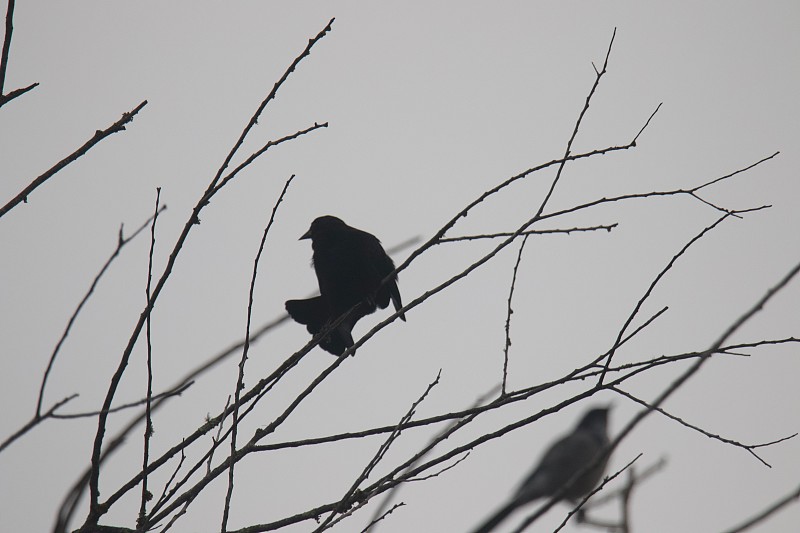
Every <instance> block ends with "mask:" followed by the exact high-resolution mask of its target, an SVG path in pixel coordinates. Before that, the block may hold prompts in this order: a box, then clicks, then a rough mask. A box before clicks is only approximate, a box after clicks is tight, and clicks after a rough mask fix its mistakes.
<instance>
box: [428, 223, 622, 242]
mask: <svg viewBox="0 0 800 533" xmlns="http://www.w3.org/2000/svg"><path fill="white" fill-rule="evenodd" d="M618 225H619V224H618V223H616V222H615V223H614V224H606V225H598V226H589V227H585V228H569V229H532V230H528V231H522V232H520V235H521V236H525V237H527V236H528V235H549V234H556V233H564V234H566V235H570V234H572V233H578V232H588V231H597V230H606V231H607V232H609V233H610V232H611V230H612V229H614V228H616V227H617V226H618ZM512 235H513V233H511V232H503V233H487V234H485V235H464V236H463V237H443V238H441V239H439V241H438V242H437V243H436V244H446V243H449V242H462V241H477V240H482V239H498V238H500V237H510V236H512Z"/></svg>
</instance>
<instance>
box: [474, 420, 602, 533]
mask: <svg viewBox="0 0 800 533" xmlns="http://www.w3.org/2000/svg"><path fill="white" fill-rule="evenodd" d="M608 411H609V407H608V406H606V407H596V408H593V409H591V410H589V411H588V412H587V413H586V414H585V415H584V416H583V418H581V420H580V422H578V425H577V426H576V427H575V429H574V430H573V431H572V432H571V433H569V434H567V435H565V436H563V437H561V438H560V439H559V440H557V441H556V442H554V443H553V444H552V445H551V446H550V448H549V449H548V450H547V451H546V452H545V454H544V455H543V456H542V458H541V460H540V461H539V464H538V465H537V466H536V467H535V468H534V469H533V470H532V471H531V473H530V474H528V476H527V477H526V478H525V480H524V481H523V482H522V483H521V484H520V486H519V488H518V489H517V491H516V492H515V493H514V495H513V496H512V498H511V499H510V500H509V501H508V502H507V503H506V504H505V505H503V507H501V508H500V509H498V510H497V511H496V512H495V513H494V514H493V515H491V516H490V517H489V518H488V519H486V520H485V521H484V522H483V524H481V525H480V526H479V527H478V528H477V529H475V530H474V532H473V533H488V532H489V531H492V530H493V529H494V528H495V527H497V526H498V525H499V524H500V522H502V521H503V520H505V519H506V518H507V517H508V515H510V514H511V513H512V512H513V511H514V510H515V509H517V508H518V507H520V506H522V505H525V504H527V503H530V502H532V501H534V500H537V499H539V498H549V497H553V496H556V495H557V494H559V493H560V492H561V491H562V490H563V494H561V496H560V498H559V501H561V500H567V501H569V502H571V503H573V504H577V503H578V501H580V499H581V498H583V497H584V496H586V495H587V494H588V493H589V492H591V491H592V490H593V489H594V488H595V487H596V486H597V484H598V483H599V481H600V479H601V478H602V477H603V473H604V472H605V469H606V464H607V463H608V452H607V450H606V447H607V446H608V444H609V438H608ZM601 454H604V456H603V457H601ZM586 468H589V470H586ZM583 470H586V471H585V472H583V473H582V474H581V472H582V471H583ZM579 474H580V475H579ZM575 476H578V477H575ZM573 478H574V479H573Z"/></svg>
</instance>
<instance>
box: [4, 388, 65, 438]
mask: <svg viewBox="0 0 800 533" xmlns="http://www.w3.org/2000/svg"><path fill="white" fill-rule="evenodd" d="M77 397H78V395H77V394H72V395H70V396H67V397H66V398H64V399H63V400H60V401H58V402H56V403H55V404H54V405H53V407H51V408H50V409H48V410H47V411H45V412H44V413H42V414H40V413H37V414H35V415H34V416H33V418H31V419H30V420H29V421H28V423H27V424H25V425H24V426H22V427H21V428H19V429H18V430H17V431H15V432H14V433H13V434H12V435H9V437H8V438H6V440H4V441H3V442H2V443H0V452H2V451H3V450H5V449H6V448H7V447H8V446H10V445H11V443H12V442H14V441H15V440H17V439H18V438H20V437H21V436H23V435H24V434H26V433H27V432H28V431H30V430H31V429H33V428H34V427H36V426H37V425H39V424H40V423H41V422H42V421H44V420H47V419H48V418H54V413H55V411H56V409H58V408H59V407H61V406H62V405H64V404H66V403H67V402H69V401H71V400H73V399H75V398H77Z"/></svg>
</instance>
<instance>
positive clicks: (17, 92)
mask: <svg viewBox="0 0 800 533" xmlns="http://www.w3.org/2000/svg"><path fill="white" fill-rule="evenodd" d="M38 86H39V83H38V82H36V83H31V84H30V85H28V86H27V87H20V88H19V89H14V90H13V91H11V92H10V93H8V94H2V95H0V107H3V106H4V105H6V104H7V103H9V102H10V101H11V100H13V99H14V98H17V97H19V96H22V95H23V94H25V93H26V92H28V91H30V90H32V89H35V88H36V87H38Z"/></svg>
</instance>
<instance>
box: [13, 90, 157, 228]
mask: <svg viewBox="0 0 800 533" xmlns="http://www.w3.org/2000/svg"><path fill="white" fill-rule="evenodd" d="M146 105H147V100H145V101H144V102H142V103H141V104H139V105H138V106H136V107H134V108H133V109H132V110H130V111H128V112H127V113H124V114H123V115H122V118H120V119H119V120H118V121H116V122H115V123H113V124H112V125H111V126H109V127H107V128H106V129H104V130H97V131H96V132H95V133H94V136H93V137H92V138H91V139H89V140H88V141H86V142H85V143H84V144H83V146H81V147H80V148H78V149H77V150H75V151H74V152H72V153H71V154H70V155H68V156H67V157H65V158H64V159H62V160H61V161H59V162H58V163H56V164H55V165H54V166H53V167H51V168H50V170H48V171H47V172H45V173H44V174H42V175H41V176H39V177H38V178H36V179H35V180H33V181H32V182H31V183H30V184H29V185H28V186H27V187H25V188H24V189H23V190H22V192H20V193H19V194H17V195H16V196H15V197H14V198H12V199H11V200H9V201H8V203H6V205H4V206H3V207H0V217H2V216H3V215H5V214H6V213H8V212H9V211H11V210H12V209H13V208H14V207H15V206H17V205H18V204H19V203H21V202H27V201H28V195H29V194H30V193H32V192H33V191H34V190H35V189H36V188H37V187H39V186H40V185H41V184H43V183H44V182H45V181H47V180H49V179H50V178H51V177H53V175H54V174H55V173H56V172H58V171H59V170H61V169H62V168H64V167H65V166H67V165H69V164H70V163H72V162H73V161H75V160H76V159H78V158H79V157H81V156H82V155H83V154H85V153H86V152H88V151H89V150H90V149H91V148H92V147H93V146H94V145H96V144H97V143H99V142H100V141H102V140H103V139H105V138H106V137H108V136H109V135H112V134H114V133H117V132H120V131H124V130H125V125H126V124H127V123H128V122H130V121H132V120H133V117H135V116H136V114H137V113H138V112H139V111H141V109H142V108H143V107H144V106H146Z"/></svg>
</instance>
